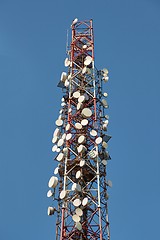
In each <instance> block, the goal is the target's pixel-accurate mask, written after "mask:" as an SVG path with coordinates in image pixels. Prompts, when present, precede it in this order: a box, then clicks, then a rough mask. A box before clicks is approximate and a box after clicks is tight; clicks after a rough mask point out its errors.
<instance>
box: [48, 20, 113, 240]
mask: <svg viewBox="0 0 160 240" xmlns="http://www.w3.org/2000/svg"><path fill="white" fill-rule="evenodd" d="M71 29H72V39H71V44H70V45H69V47H67V54H68V56H67V58H66V59H65V63H64V64H65V67H66V68H67V71H66V72H62V74H61V80H60V82H59V84H58V86H59V87H61V88H62V90H63V94H64V95H63V98H62V102H61V109H60V112H59V117H58V119H57V120H56V129H55V131H54V134H53V139H52V142H53V144H54V146H53V147H52V151H53V152H56V156H55V160H56V161H57V162H58V166H57V167H56V168H55V170H54V176H52V177H51V178H50V180H49V183H48V185H49V187H50V188H52V190H49V191H48V193H47V196H48V197H51V198H53V200H54V202H53V205H54V206H52V207H49V208H48V215H52V214H54V213H57V222H56V240H67V239H71V240H78V239H82V240H89V239H90V240H91V239H92V240H98V239H100V240H106V239H108V240H109V239H110V230H109V220H108V187H112V182H111V181H110V180H108V179H107V171H106V169H107V163H108V160H110V159H111V158H110V155H109V152H108V151H107V147H108V145H107V142H108V141H109V139H110V138H111V136H109V135H108V134H107V128H108V122H109V120H108V119H109V116H108V115H105V110H106V109H107V108H108V104H107V101H106V97H107V96H108V94H107V93H106V92H104V91H103V88H102V85H103V83H104V84H105V83H106V82H107V81H108V78H109V77H108V70H107V69H103V70H97V69H96V67H95V64H94V37H93V25H92V20H87V21H79V20H78V19H77V18H76V19H75V20H74V21H73V22H72V25H71ZM55 175H57V176H55ZM56 200H57V201H56Z"/></svg>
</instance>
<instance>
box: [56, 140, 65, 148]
mask: <svg viewBox="0 0 160 240" xmlns="http://www.w3.org/2000/svg"><path fill="white" fill-rule="evenodd" d="M63 144H64V140H63V139H62V138H61V139H59V140H58V143H57V146H58V147H61V146H63Z"/></svg>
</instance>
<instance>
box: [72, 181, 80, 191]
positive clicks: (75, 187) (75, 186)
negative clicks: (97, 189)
mask: <svg viewBox="0 0 160 240" xmlns="http://www.w3.org/2000/svg"><path fill="white" fill-rule="evenodd" d="M81 190H82V189H81V186H80V185H79V184H78V183H73V185H72V191H78V192H81Z"/></svg>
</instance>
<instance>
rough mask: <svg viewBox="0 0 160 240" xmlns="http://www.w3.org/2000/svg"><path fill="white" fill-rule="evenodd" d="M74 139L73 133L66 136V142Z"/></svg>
mask: <svg viewBox="0 0 160 240" xmlns="http://www.w3.org/2000/svg"><path fill="white" fill-rule="evenodd" d="M71 138H72V134H71V133H68V134H67V135H66V140H67V141H68V140H70V139H71Z"/></svg>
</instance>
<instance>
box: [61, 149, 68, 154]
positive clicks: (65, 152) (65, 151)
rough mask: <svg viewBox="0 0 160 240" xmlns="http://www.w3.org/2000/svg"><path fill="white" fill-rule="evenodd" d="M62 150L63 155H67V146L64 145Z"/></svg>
mask: <svg viewBox="0 0 160 240" xmlns="http://www.w3.org/2000/svg"><path fill="white" fill-rule="evenodd" d="M62 151H63V153H64V154H65V155H67V154H68V148H66V147H65V148H63V150H62Z"/></svg>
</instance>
